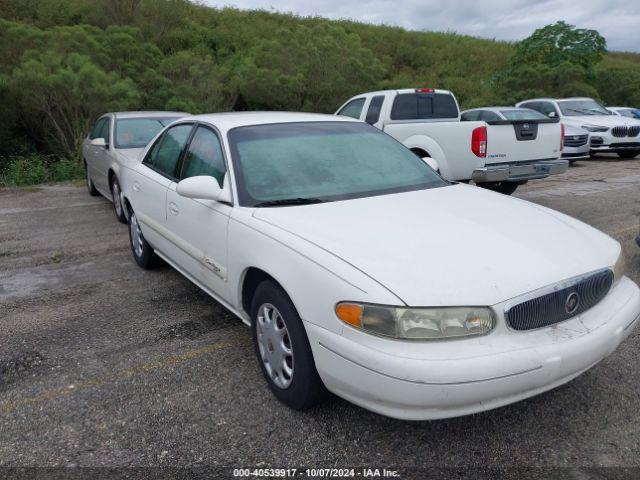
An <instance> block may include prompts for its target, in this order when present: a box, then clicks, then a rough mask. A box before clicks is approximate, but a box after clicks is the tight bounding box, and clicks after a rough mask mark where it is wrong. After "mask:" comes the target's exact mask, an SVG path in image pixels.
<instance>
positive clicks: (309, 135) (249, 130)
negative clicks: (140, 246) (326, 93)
mask: <svg viewBox="0 0 640 480" xmlns="http://www.w3.org/2000/svg"><path fill="white" fill-rule="evenodd" d="M228 138H229V144H230V147H231V153H232V159H233V164H234V169H235V172H236V183H237V187H238V194H239V200H240V204H241V205H244V206H251V207H255V206H278V205H300V204H305V203H319V202H325V201H334V200H346V199H350V198H360V197H368V196H375V195H384V194H389V193H397V192H405V191H410V190H421V189H427V188H434V187H441V186H444V185H447V184H448V183H447V182H446V181H444V180H443V179H442V178H441V177H440V176H439V175H438V174H436V173H435V172H434V171H433V170H432V169H431V168H430V167H429V166H428V165H427V164H426V163H425V162H424V161H423V160H422V159H420V158H419V157H418V156H416V155H415V154H414V153H412V152H411V151H410V150H408V149H407V148H406V147H404V146H403V145H402V144H400V143H398V142H397V141H396V140H394V139H393V138H391V137H390V136H388V135H386V134H385V133H382V132H381V131H380V130H378V129H376V128H374V127H372V126H370V125H367V124H364V123H356V122H353V123H351V122H299V123H279V124H267V125H255V126H247V127H238V128H235V129H233V130H231V131H230V132H229V134H228Z"/></svg>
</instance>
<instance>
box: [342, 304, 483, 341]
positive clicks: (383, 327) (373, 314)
mask: <svg viewBox="0 0 640 480" xmlns="http://www.w3.org/2000/svg"><path fill="white" fill-rule="evenodd" d="M335 311H336V315H337V316H338V318H339V319H340V320H342V321H343V322H345V323H347V324H349V325H351V326H352V327H355V328H357V329H359V330H363V331H365V332H368V333H373V334H375V335H382V336H385V337H392V338H399V339H408V340H437V339H443V338H456V337H468V336H472V335H484V334H486V333H489V332H490V331H491V330H492V329H493V327H494V326H495V318H494V316H493V312H492V311H491V309H489V308H487V307H434V308H404V307H387V306H381V305H369V304H363V303H351V302H342V303H339V304H337V305H336V309H335Z"/></svg>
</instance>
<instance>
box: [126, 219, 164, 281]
mask: <svg viewBox="0 0 640 480" xmlns="http://www.w3.org/2000/svg"><path fill="white" fill-rule="evenodd" d="M129 241H130V243H131V253H133V258H134V259H135V261H136V263H137V264H138V265H139V266H141V267H142V268H144V269H146V270H149V269H151V268H153V267H155V266H156V265H157V264H158V256H157V255H156V254H155V252H154V251H153V248H151V245H149V244H148V243H147V241H146V240H145V239H144V235H142V230H141V229H140V224H139V223H138V218H137V217H136V214H135V212H133V211H131V212H130V214H129Z"/></svg>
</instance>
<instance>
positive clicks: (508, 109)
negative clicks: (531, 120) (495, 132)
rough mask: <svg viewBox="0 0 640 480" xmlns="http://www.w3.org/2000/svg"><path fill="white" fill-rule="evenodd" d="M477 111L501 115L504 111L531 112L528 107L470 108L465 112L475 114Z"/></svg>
mask: <svg viewBox="0 0 640 480" xmlns="http://www.w3.org/2000/svg"><path fill="white" fill-rule="evenodd" d="M475 110H489V111H491V112H495V113H500V112H502V111H505V110H507V111H514V110H515V111H519V110H531V109H530V108H526V107H476V108H470V109H468V110H465V111H464V112H473V111H475ZM464 112H462V113H464Z"/></svg>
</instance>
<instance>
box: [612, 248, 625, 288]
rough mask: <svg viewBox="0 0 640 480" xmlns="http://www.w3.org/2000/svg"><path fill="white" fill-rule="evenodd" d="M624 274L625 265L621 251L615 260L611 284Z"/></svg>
mask: <svg viewBox="0 0 640 480" xmlns="http://www.w3.org/2000/svg"><path fill="white" fill-rule="evenodd" d="M624 274H625V263H624V252H623V251H622V249H621V250H620V255H619V256H618V260H616V264H615V265H614V266H613V283H616V282H617V281H618V280H620V279H621V278H622V277H624Z"/></svg>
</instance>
